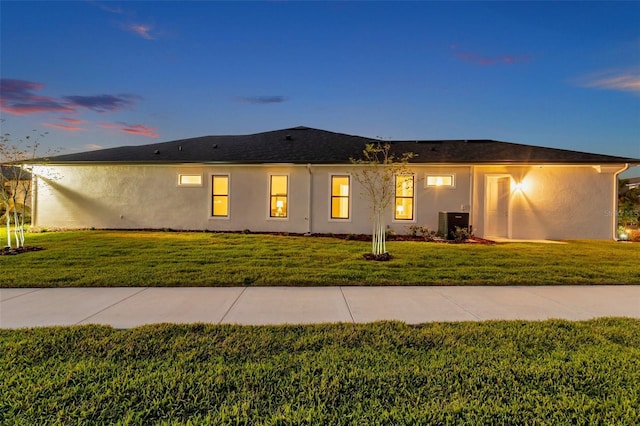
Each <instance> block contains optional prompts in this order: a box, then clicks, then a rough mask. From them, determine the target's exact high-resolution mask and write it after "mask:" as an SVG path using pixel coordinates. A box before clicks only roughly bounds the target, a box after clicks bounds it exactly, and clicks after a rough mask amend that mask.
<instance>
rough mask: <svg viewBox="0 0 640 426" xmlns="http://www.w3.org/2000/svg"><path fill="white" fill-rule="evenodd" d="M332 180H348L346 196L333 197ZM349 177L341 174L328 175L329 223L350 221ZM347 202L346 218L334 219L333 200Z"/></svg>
mask: <svg viewBox="0 0 640 426" xmlns="http://www.w3.org/2000/svg"><path fill="white" fill-rule="evenodd" d="M334 178H347V179H348V194H347V195H334V194H333V179H334ZM351 188H352V185H351V175H350V174H342V173H331V174H329V221H331V222H350V221H351V205H352V202H351ZM345 198H346V200H347V217H334V216H333V201H334V199H338V200H339V199H345Z"/></svg>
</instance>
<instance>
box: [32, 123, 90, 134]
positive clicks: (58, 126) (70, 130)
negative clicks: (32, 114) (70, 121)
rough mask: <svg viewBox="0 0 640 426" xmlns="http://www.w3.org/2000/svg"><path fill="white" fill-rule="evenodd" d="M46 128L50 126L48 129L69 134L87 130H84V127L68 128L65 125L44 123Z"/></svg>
mask: <svg viewBox="0 0 640 426" xmlns="http://www.w3.org/2000/svg"><path fill="white" fill-rule="evenodd" d="M42 124H43V125H44V126H48V127H53V128H55V129H60V130H67V131H69V132H78V131H81V130H86V129H83V128H82V127H78V126H67V125H65V124H57V123H42Z"/></svg>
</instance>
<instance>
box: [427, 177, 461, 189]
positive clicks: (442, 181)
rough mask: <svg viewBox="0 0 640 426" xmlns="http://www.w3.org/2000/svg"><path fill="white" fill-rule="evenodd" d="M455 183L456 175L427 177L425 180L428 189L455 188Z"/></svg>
mask: <svg viewBox="0 0 640 426" xmlns="http://www.w3.org/2000/svg"><path fill="white" fill-rule="evenodd" d="M455 183H456V181H455V176H454V175H427V179H425V185H426V186H427V188H440V187H443V188H453V187H455Z"/></svg>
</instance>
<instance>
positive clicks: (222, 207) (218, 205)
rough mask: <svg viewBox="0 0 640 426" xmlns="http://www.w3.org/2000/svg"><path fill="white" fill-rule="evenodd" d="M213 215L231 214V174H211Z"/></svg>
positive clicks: (225, 215)
mask: <svg viewBox="0 0 640 426" xmlns="http://www.w3.org/2000/svg"><path fill="white" fill-rule="evenodd" d="M211 216H214V217H228V216H229V176H228V175H213V176H211Z"/></svg>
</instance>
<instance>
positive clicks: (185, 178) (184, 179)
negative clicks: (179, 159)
mask: <svg viewBox="0 0 640 426" xmlns="http://www.w3.org/2000/svg"><path fill="white" fill-rule="evenodd" d="M178 185H180V186H202V175H187V174H179V175H178Z"/></svg>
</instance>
